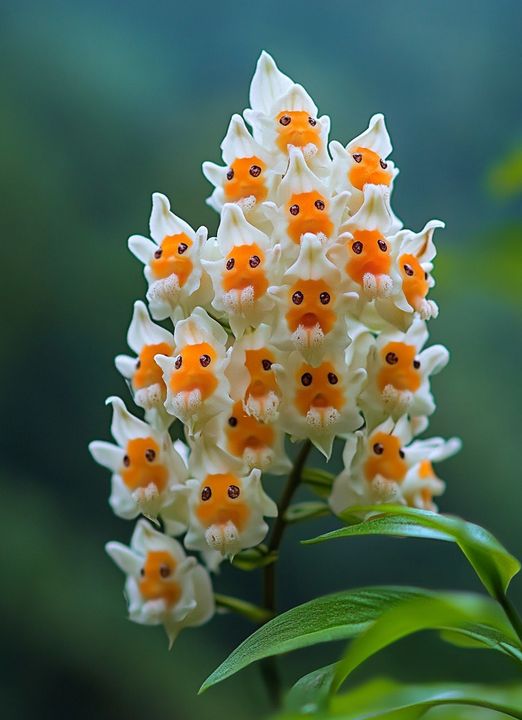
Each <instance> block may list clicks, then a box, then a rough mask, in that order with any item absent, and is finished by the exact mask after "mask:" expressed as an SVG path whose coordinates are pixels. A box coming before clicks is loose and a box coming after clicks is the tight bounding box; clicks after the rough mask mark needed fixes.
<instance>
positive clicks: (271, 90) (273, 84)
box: [243, 52, 331, 173]
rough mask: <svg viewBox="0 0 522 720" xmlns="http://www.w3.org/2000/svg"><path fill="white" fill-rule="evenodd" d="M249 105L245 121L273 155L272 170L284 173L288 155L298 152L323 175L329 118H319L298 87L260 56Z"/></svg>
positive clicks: (311, 101)
mask: <svg viewBox="0 0 522 720" xmlns="http://www.w3.org/2000/svg"><path fill="white" fill-rule="evenodd" d="M250 105H251V107H250V108H248V109H247V110H245V111H244V113H243V114H244V117H245V120H246V121H247V122H248V123H249V124H250V125H251V127H252V129H253V131H254V138H255V139H256V141H257V142H258V143H259V144H260V145H262V147H264V148H267V150H268V151H269V152H271V153H273V155H274V158H275V160H274V170H276V171H278V172H285V170H286V166H287V163H288V151H289V149H290V148H291V147H298V148H301V150H302V152H303V155H304V157H305V158H306V160H307V162H308V163H309V164H310V167H312V169H314V170H315V171H316V172H322V173H326V172H327V171H328V168H329V165H330V163H331V160H330V158H329V156H328V151H327V145H328V133H329V132H330V118H328V117H327V116H326V115H323V116H322V117H318V110H317V105H316V104H315V103H314V101H313V100H312V98H311V97H310V95H309V94H308V93H307V92H306V90H305V89H304V88H303V87H302V86H301V85H297V84H296V83H294V82H293V80H291V79H290V78H289V77H288V76H287V75H285V74H284V73H282V72H281V71H280V70H279V68H278V67H277V65H276V64H275V62H274V60H273V59H272V58H271V57H270V55H269V54H268V53H266V52H262V53H261V56H260V58H259V60H258V63H257V67H256V71H255V73H254V77H253V78H252V83H251V85H250Z"/></svg>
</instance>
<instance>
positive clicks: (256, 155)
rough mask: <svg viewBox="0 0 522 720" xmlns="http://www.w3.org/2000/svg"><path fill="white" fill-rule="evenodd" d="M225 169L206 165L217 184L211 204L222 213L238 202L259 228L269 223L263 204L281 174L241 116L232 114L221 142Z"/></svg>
mask: <svg viewBox="0 0 522 720" xmlns="http://www.w3.org/2000/svg"><path fill="white" fill-rule="evenodd" d="M221 150H222V155H223V160H224V162H225V163H226V165H225V167H223V166H221V165H216V163H213V162H204V163H203V174H204V175H205V177H206V178H207V180H208V181H209V182H211V183H212V185H214V192H213V193H212V195H211V196H210V197H209V198H208V200H207V203H208V204H209V205H210V207H212V208H214V210H216V211H217V212H221V210H222V208H223V205H225V203H237V204H238V205H239V207H240V208H241V209H242V210H243V212H244V213H245V215H246V216H247V217H248V219H249V221H250V222H252V223H253V224H254V225H256V227H259V225H260V224H263V223H264V222H265V219H264V215H263V214H262V213H261V212H260V207H261V203H263V202H264V201H265V200H268V199H270V196H271V194H272V192H273V188H274V185H275V184H276V183H277V182H278V180H279V175H278V174H276V173H274V172H273V171H272V170H271V169H270V167H271V165H272V158H271V157H270V154H269V153H267V151H266V150H264V149H263V148H262V147H261V146H260V145H259V144H258V143H257V142H256V141H255V140H254V138H253V137H252V135H251V134H250V132H249V131H248V129H247V127H246V125H245V122H244V120H243V118H242V117H241V115H237V114H235V115H232V119H231V120H230V124H229V126H228V130H227V133H226V135H225V138H224V140H223V142H222V143H221Z"/></svg>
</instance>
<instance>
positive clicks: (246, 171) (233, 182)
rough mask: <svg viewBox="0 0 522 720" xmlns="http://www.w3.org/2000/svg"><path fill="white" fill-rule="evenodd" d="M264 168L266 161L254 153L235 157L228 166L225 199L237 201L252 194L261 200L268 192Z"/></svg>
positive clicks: (258, 200)
mask: <svg viewBox="0 0 522 720" xmlns="http://www.w3.org/2000/svg"><path fill="white" fill-rule="evenodd" d="M265 170H266V163H264V162H263V161H262V160H261V158H258V157H256V156H255V155H253V156H252V157H247V158H236V159H235V160H234V162H233V163H232V165H231V166H230V167H229V169H228V172H227V176H226V180H225V185H224V190H225V198H226V201H227V202H237V201H238V200H242V199H243V198H247V197H249V196H251V195H253V196H254V197H255V199H256V200H257V202H263V200H265V199H266V196H267V194H268V190H267V188H266V184H265V178H266V174H265Z"/></svg>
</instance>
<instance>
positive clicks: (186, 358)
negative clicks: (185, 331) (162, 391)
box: [170, 343, 218, 400]
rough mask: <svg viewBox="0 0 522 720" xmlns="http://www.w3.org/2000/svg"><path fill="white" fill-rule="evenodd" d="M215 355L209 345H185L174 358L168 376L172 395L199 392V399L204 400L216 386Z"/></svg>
mask: <svg viewBox="0 0 522 720" xmlns="http://www.w3.org/2000/svg"><path fill="white" fill-rule="evenodd" d="M216 359H217V354H216V351H215V350H214V348H213V347H212V345H210V344H209V343H197V344H195V345H185V347H184V348H182V349H181V351H180V353H179V355H177V356H176V360H175V362H174V369H173V371H172V375H171V376H170V389H171V390H172V392H173V393H179V392H192V391H193V390H199V391H200V393H201V399H202V400H206V399H207V398H208V397H210V395H212V393H213V392H214V390H215V389H216V387H217V385H218V381H217V378H216V376H215V374H214V364H215V362H216Z"/></svg>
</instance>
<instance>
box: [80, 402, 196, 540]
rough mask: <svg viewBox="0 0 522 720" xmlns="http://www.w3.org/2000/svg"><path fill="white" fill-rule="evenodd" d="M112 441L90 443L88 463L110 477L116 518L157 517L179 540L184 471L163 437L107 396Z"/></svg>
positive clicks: (184, 522)
mask: <svg viewBox="0 0 522 720" xmlns="http://www.w3.org/2000/svg"><path fill="white" fill-rule="evenodd" d="M107 403H108V404H110V405H112V424H111V432H112V436H113V437H114V439H115V440H116V442H117V445H114V444H113V443H108V442H104V441H100V440H95V441H94V442H91V443H90V445H89V450H90V451H91V454H92V456H93V458H94V459H95V460H96V462H98V463H99V464H100V465H103V466H104V467H106V468H108V469H109V470H110V471H111V472H112V479H111V495H110V498H109V503H110V505H111V507H112V509H113V510H114V512H115V514H116V515H118V517H121V518H124V519H125V520H133V519H134V518H135V517H137V516H138V515H140V514H143V515H145V516H146V517H149V518H151V519H156V518H157V517H158V516H160V517H161V519H162V520H163V522H164V524H165V528H166V530H167V532H169V533H170V534H172V535H178V534H179V533H181V532H183V531H184V530H185V528H186V525H187V487H186V485H185V481H186V479H187V477H188V473H187V467H186V465H185V462H184V460H183V458H182V455H181V454H180V453H179V452H178V450H177V449H176V447H177V448H178V449H180V450H182V451H183V447H184V446H183V443H180V442H179V441H177V443H175V444H174V445H173V443H172V440H171V439H170V436H169V434H168V432H166V431H163V432H160V431H158V430H156V429H154V428H152V427H151V426H150V425H148V424H147V423H146V422H143V420H139V419H138V418H136V417H134V415H131V413H130V412H129V411H128V410H127V408H126V407H125V404H124V403H123V401H122V400H120V398H117V397H110V398H108V400H107Z"/></svg>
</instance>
